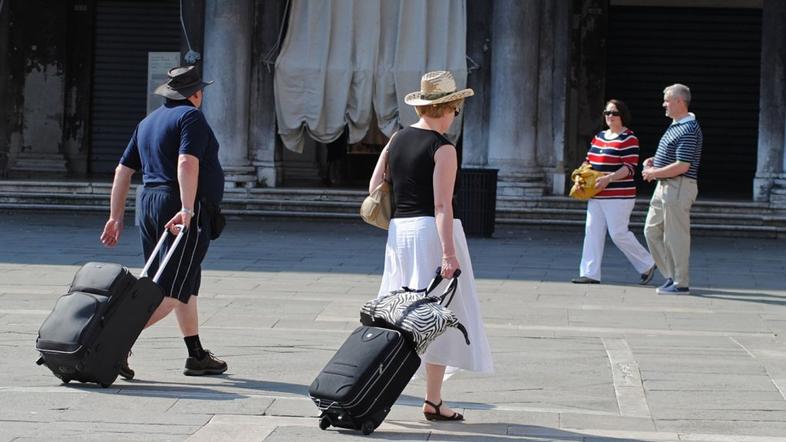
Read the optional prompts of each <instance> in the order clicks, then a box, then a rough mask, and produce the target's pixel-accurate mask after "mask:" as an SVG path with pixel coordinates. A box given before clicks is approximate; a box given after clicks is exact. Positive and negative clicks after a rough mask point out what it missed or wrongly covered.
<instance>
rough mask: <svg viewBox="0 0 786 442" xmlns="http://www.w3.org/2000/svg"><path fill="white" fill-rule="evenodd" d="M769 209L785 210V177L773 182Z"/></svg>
mask: <svg viewBox="0 0 786 442" xmlns="http://www.w3.org/2000/svg"><path fill="white" fill-rule="evenodd" d="M770 208H771V209H779V210H780V209H786V176H781V178H776V179H774V180H773V182H772V188H771V189H770Z"/></svg>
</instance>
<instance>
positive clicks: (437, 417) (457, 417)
mask: <svg viewBox="0 0 786 442" xmlns="http://www.w3.org/2000/svg"><path fill="white" fill-rule="evenodd" d="M443 402H444V401H439V404H435V403H433V402H431V401H423V403H425V404H426V405H431V406H432V407H434V411H435V412H436V413H428V412H426V411H424V412H423V416H425V417H426V420H428V421H463V420H464V416H462V415H461V413H457V412H455V411H454V412H453V416H443V415H442V413H440V412H439V407H441V406H442V403H443Z"/></svg>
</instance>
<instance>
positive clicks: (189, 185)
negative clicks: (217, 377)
mask: <svg viewBox="0 0 786 442" xmlns="http://www.w3.org/2000/svg"><path fill="white" fill-rule="evenodd" d="M168 74H169V80H168V81H167V82H166V83H165V84H163V85H161V86H159V87H158V88H157V89H156V91H155V93H156V94H158V95H161V96H163V97H165V98H166V99H167V100H166V103H164V104H163V105H162V106H161V107H159V108H158V109H156V110H155V111H153V112H151V113H150V115H148V116H147V117H146V118H145V119H143V120H142V121H141V122H140V123H139V124H138V125H137V127H136V129H135V130H134V134H133V135H132V137H131V141H129V143H128V147H126V150H125V152H123V155H122V157H121V158H120V164H119V165H118V166H117V168H116V169H115V178H114V182H113V184H112V197H111V212H110V215H109V220H108V221H107V222H106V225H105V226H104V231H103V233H102V234H101V242H102V243H103V244H104V245H106V246H107V247H113V246H114V245H116V244H117V242H118V240H119V239H120V234H121V232H122V230H123V214H124V211H125V201H126V197H127V195H128V190H129V188H130V185H131V177H132V175H133V174H134V172H136V171H137V170H142V183H143V185H144V188H143V190H142V194H141V197H140V201H139V205H140V207H139V219H138V223H139V225H140V234H141V237H142V248H143V251H144V255H145V259H146V260H147V259H148V258H149V257H150V255H151V253H152V251H153V249H154V248H155V245H156V243H157V242H158V240H159V238H160V236H161V234H162V233H163V231H164V229H170V231H172V232H173V233H177V228H176V227H175V226H176V225H183V226H184V229H185V238H184V239H183V241H181V245H179V246H178V248H177V250H176V251H175V253H174V255H173V256H172V258H171V260H170V263H171V264H170V265H168V266H167V268H166V269H164V272H163V273H162V275H161V276H160V278H159V280H158V284H159V285H160V286H161V288H162V289H163V290H164V293H165V295H166V297H165V298H164V300H163V302H161V305H159V307H158V309H156V311H155V312H153V315H152V316H151V317H150V320H149V321H148V322H147V325H146V326H145V327H149V326H151V325H153V324H155V323H156V322H158V321H160V320H161V319H163V318H164V317H165V316H167V315H168V314H169V313H170V312H171V311H172V310H175V313H176V317H177V322H178V325H179V327H180V331H181V332H182V333H183V336H184V340H185V343H186V348H187V349H188V358H187V359H186V366H185V370H184V374H186V375H191V376H198V375H208V374H220V373H223V372H224V371H226V369H227V364H226V362H224V361H222V360H220V359H218V358H216V357H215V356H214V355H213V354H212V353H211V352H210V351H209V350H205V349H203V348H202V344H201V343H200V340H199V327H198V324H199V321H198V314H197V299H196V296H197V294H198V292H199V286H200V282H201V263H202V260H203V259H204V257H205V255H206V253H207V249H208V246H209V245H210V240H211V238H213V239H214V238H216V237H218V234H219V233H220V232H219V231H217V230H218V229H219V228H220V227H221V226H217V223H216V222H215V220H216V218H217V217H220V213H219V212H218V209H217V208H218V204H219V203H220V202H221V199H222V198H223V194H224V172H223V170H222V169H221V164H220V163H219V160H218V141H217V140H216V137H215V135H214V134H213V131H212V130H211V129H210V126H209V125H208V124H207V120H205V116H204V114H202V112H201V111H200V110H199V107H200V106H201V104H202V94H203V89H204V87H205V86H208V85H209V84H211V83H212V81H211V82H203V81H202V79H201V78H200V75H199V72H198V71H197V69H196V68H195V67H194V66H182V67H177V68H173V69H170V70H169V73H168ZM172 242H173V238H172V237H171V236H170V238H169V239H168V242H167V243H166V245H165V247H163V248H162V249H163V250H161V251H160V252H159V255H158V261H157V262H161V261H162V260H163V257H164V255H165V254H166V252H167V250H168V248H169V247H171V244H172ZM175 263H176V264H175ZM157 267H158V264H157V263H154V264H153V266H151V268H150V269H149V273H150V274H154V273H155V272H156V270H157ZM120 375H121V376H123V377H125V378H126V379H131V378H133V377H134V371H133V370H131V368H130V367H129V366H128V360H127V359H126V361H125V363H124V364H123V366H122V367H121V370H120Z"/></svg>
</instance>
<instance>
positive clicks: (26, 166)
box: [7, 152, 68, 178]
mask: <svg viewBox="0 0 786 442" xmlns="http://www.w3.org/2000/svg"><path fill="white" fill-rule="evenodd" d="M7 170H8V176H10V177H15V178H22V177H24V178H27V177H32V178H61V177H65V176H67V175H68V168H67V167H66V160H65V157H64V156H63V154H60V153H38V152H19V153H16V154H11V155H10V158H9V159H8V169H7Z"/></svg>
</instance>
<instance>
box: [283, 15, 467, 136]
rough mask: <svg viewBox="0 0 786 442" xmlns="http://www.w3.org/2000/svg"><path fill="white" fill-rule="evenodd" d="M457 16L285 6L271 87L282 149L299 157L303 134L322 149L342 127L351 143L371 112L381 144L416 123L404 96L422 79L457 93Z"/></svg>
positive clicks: (462, 42) (462, 74)
mask: <svg viewBox="0 0 786 442" xmlns="http://www.w3.org/2000/svg"><path fill="white" fill-rule="evenodd" d="M465 10H466V8H465V0H428V1H426V0H321V1H310V0H293V1H292V3H291V10H290V15H289V24H288V30H287V35H286V37H285V39H284V44H283V46H282V49H281V53H280V54H279V56H278V58H277V59H276V65H275V79H274V82H275V83H274V84H275V86H274V89H275V97H276V118H277V121H278V128H279V134H280V135H281V138H282V140H283V142H284V145H285V146H286V147H287V148H288V149H290V150H292V151H295V152H302V151H303V140H304V138H303V137H304V134H305V132H306V131H308V133H309V135H310V136H311V137H312V138H313V139H314V140H316V141H319V142H322V143H329V142H331V141H334V140H335V139H337V138H338V137H339V136H340V135H341V132H342V131H343V130H344V127H345V126H346V127H348V128H349V142H350V143H356V142H359V141H360V140H361V139H362V138H363V136H364V135H365V134H366V132H367V131H368V129H369V126H370V124H371V121H372V112H375V113H376V118H377V122H378V125H379V129H380V130H381V131H382V132H383V133H384V134H385V135H387V136H388V137H389V136H390V135H392V134H393V132H395V131H396V130H398V128H399V127H400V126H405V125H409V124H412V123H414V122H415V121H417V115H416V114H415V111H414V109H412V108H411V107H410V106H407V105H405V104H404V96H405V95H406V94H407V93H409V92H412V91H415V90H418V89H420V77H421V75H423V74H424V73H425V72H428V71H434V70H449V71H451V72H453V75H454V76H455V78H456V83H457V87H458V88H463V87H465V84H466V78H467V65H466V59H465V55H466V16H465ZM459 128H460V122H456V123H454V125H453V127H452V128H451V132H452V134H449V136H450V135H452V136H453V138H454V139H455V137H456V134H457V133H458V130H459Z"/></svg>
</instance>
